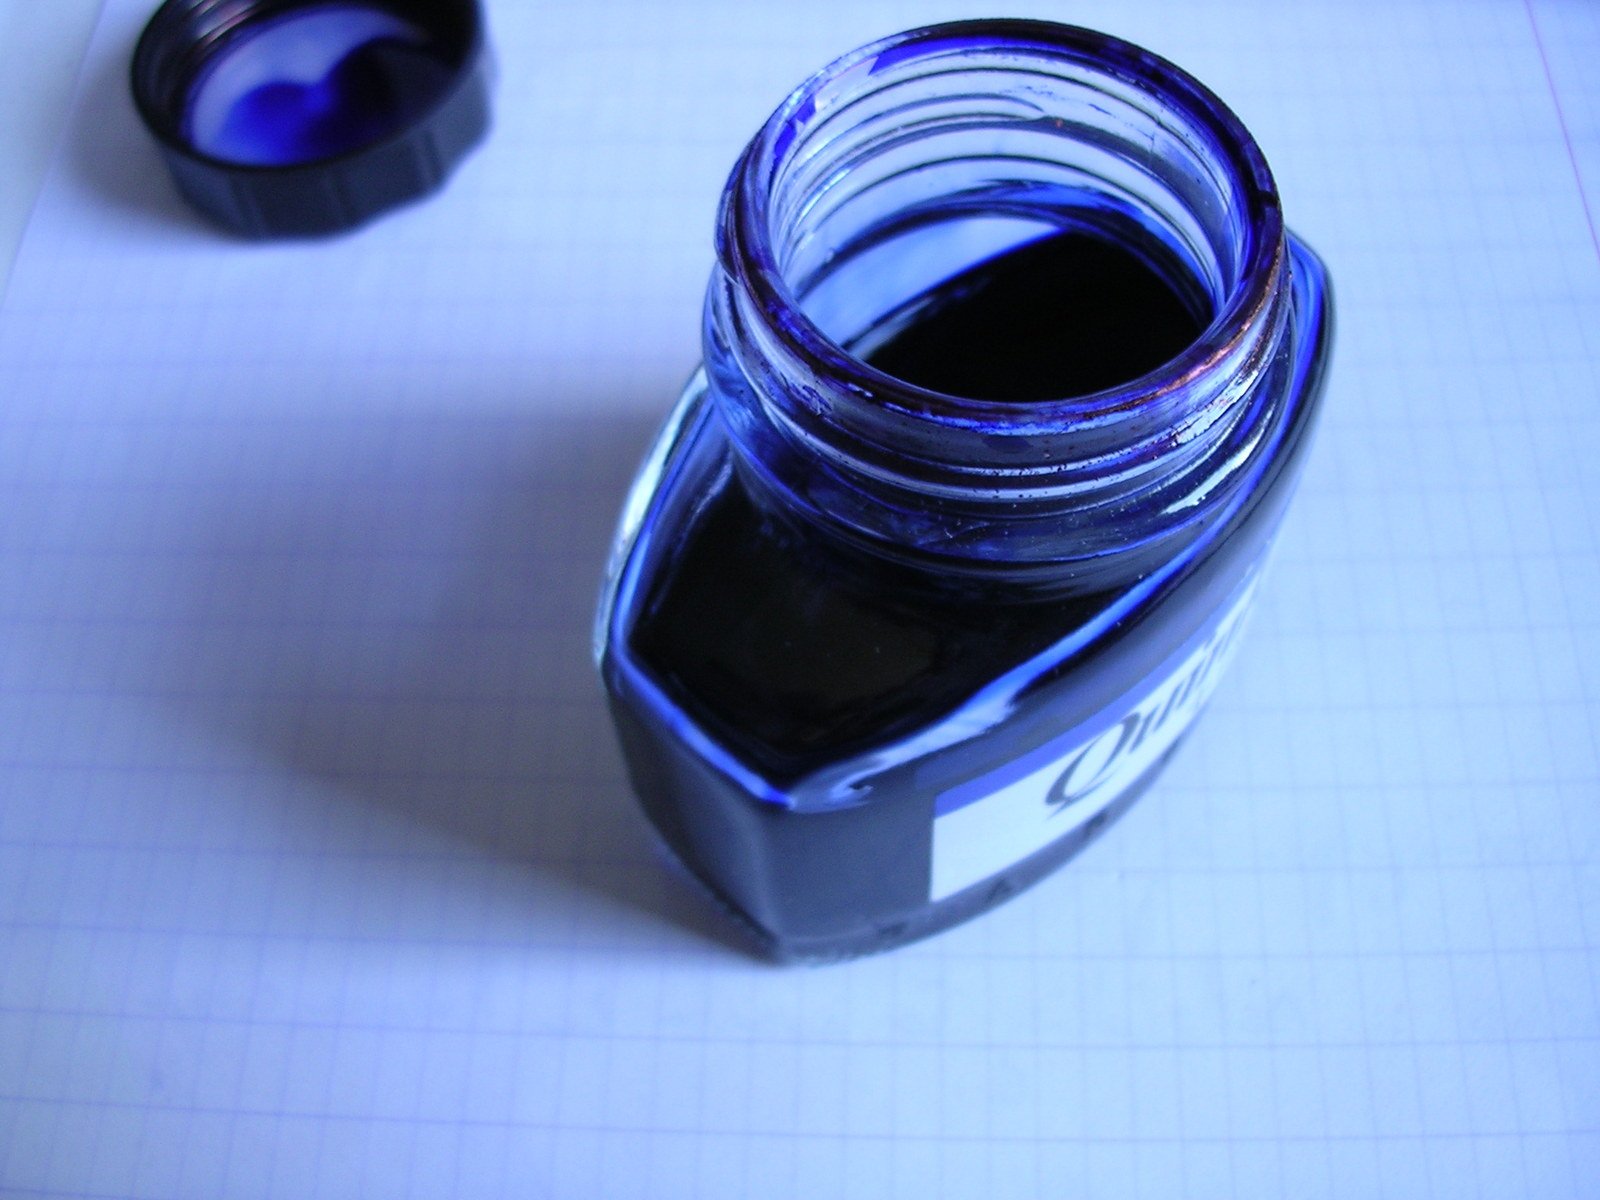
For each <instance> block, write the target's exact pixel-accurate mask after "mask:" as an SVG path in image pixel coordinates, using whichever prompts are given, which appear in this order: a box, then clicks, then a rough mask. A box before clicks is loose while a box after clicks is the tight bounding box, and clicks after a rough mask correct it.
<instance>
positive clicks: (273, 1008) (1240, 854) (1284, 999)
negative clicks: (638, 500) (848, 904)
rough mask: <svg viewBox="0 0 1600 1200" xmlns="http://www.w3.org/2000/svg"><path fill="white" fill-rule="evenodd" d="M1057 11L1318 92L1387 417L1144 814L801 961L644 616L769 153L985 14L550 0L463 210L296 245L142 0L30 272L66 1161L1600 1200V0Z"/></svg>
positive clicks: (45, 1100) (1319, 129)
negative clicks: (666, 500)
mask: <svg viewBox="0 0 1600 1200" xmlns="http://www.w3.org/2000/svg"><path fill="white" fill-rule="evenodd" d="M1012 7H1013V9H1014V10H1015V11H1022V12H1030V13H1039V14H1053V15H1056V16H1058V17H1064V18H1067V19H1071V20H1075V21H1079V22H1081V23H1084V24H1089V25H1095V26H1099V27H1102V28H1105V29H1108V30H1110V31H1112V32H1116V33H1119V34H1121V35H1123V36H1126V37H1129V38H1131V39H1133V40H1135V41H1139V42H1142V43H1144V44H1146V45H1149V46H1150V47H1151V48H1153V49H1155V50H1158V51H1160V52H1163V53H1165V54H1166V55H1168V56H1169V57H1171V58H1173V59H1175V60H1177V61H1179V62H1181V63H1182V64H1184V65H1185V66H1186V67H1188V68H1189V69H1191V70H1192V71H1194V72H1195V73H1196V74H1198V75H1199V76H1200V77H1201V78H1203V79H1205V80H1206V81H1207V82H1208V83H1209V84H1211V85H1212V87H1213V88H1214V89H1215V90H1216V91H1218V92H1219V93H1220V94H1221V95H1223V96H1224V97H1225V98H1227V100H1228V101H1229V102H1230V103H1231V104H1232V105H1233V106H1234V107H1235V108H1236V109H1237V110H1238V111H1239V113H1240V114H1241V116H1242V117H1243V118H1244V119H1245V121H1246V123H1247V124H1248V125H1249V126H1250V127H1251V128H1252V129H1253V130H1254V131H1255V132H1256V134H1257V135H1258V137H1259V139H1260V141H1261V143H1262V145H1263V146H1264V148H1265V150H1266V152H1267V155H1268V157H1269V159H1270V161H1271V162H1272V163H1273V165H1274V167H1275V169H1276V171H1277V174H1278V177H1279V181H1280V184H1281V188H1282V191H1283V194H1284V196H1285V202H1286V206H1287V210H1288V213H1289V216H1290V219H1291V222H1292V223H1293V224H1294V226H1295V227H1296V228H1297V229H1298V230H1299V231H1300V232H1301V233H1302V234H1303V235H1305V236H1306V238H1307V239H1308V240H1309V241H1310V242H1311V243H1312V244H1313V245H1314V246H1315V247H1316V248H1317V249H1318V250H1319V251H1320V252H1321V253H1322V254H1323V256H1324V257H1325V258H1326V259H1327V261H1328V262H1329V264H1330V266H1331V269H1332V272H1333V276H1334V280H1335V286H1336V288H1337V297H1338V301H1339V306H1340V308H1339V320H1340V330H1339V343H1338V347H1337V351H1336V358H1335V361H1334V365H1333V375H1332V383H1331V388H1330V392H1329V395H1328V401H1327V409H1326V417H1325V419H1324V422H1323V427H1322V429H1321V432H1320V435H1319V444H1318V446H1317V448H1316V452H1315V455H1314V460H1313V462H1312V464H1311V466H1310V469H1309V474H1308V476H1307V478H1306V480H1305V483H1304V485H1303V487H1302V488H1301V492H1300V495H1299V497H1298V500H1297V504H1296V508H1295V510H1294V512H1293V513H1292V514H1291V517H1290V520H1289V523H1288V526H1287V528H1286V530H1285V533H1284V536H1283V540H1282V543H1281V544H1280V547H1279V551H1278V554H1277V557H1276V561H1275V563H1274V569H1273V572H1272V575H1271V577H1270V578H1269V580H1268V581H1267V585H1266V586H1265V587H1264V589H1263V591H1262V595H1261V597H1260V602H1259V606H1258V609H1257V612H1256V614H1255V617H1254V619H1253V621H1252V629H1251V630H1250V634H1249V637H1248V638H1247V640H1246V641H1245V643H1244V644H1243V646H1242V647H1241V651H1240V655H1239V658H1238V660H1237V662H1236V665H1235V668H1234V670H1233V672H1232V674H1231V677H1230V678H1229V679H1228V680H1227V681H1225V682H1224V684H1223V686H1222V688H1221V689H1220V691H1219V692H1218V694H1217V696H1216V697H1215V699H1214V701H1213V703H1212V704H1211V706H1210V709H1209V712H1208V714H1207V715H1206V717H1205V719H1204V721H1203V722H1202V724H1201V725H1200V726H1199V727H1198V728H1197V729H1196V731H1195V734H1194V736H1193V737H1191V738H1190V739H1189V740H1188V742H1187V744H1186V745H1185V747H1184V749H1183V751H1182V752H1181V754H1180V755H1179V756H1178V757H1177V759H1176V760H1175V762H1174V763H1173V765H1172V767H1171V769H1170V771H1169V773H1168V774H1167V775H1166V777H1165V779H1164V781H1163V782H1162V783H1161V784H1160V785H1159V786H1158V787H1157V788H1156V789H1155V790H1154V791H1153V792H1152V793H1151V794H1150V795H1149V796H1148V797H1146V798H1145V799H1144V800H1142V801H1141V802H1140V804H1139V805H1138V806H1137V807H1136V809H1135V810H1134V811H1133V812H1132V813H1131V814H1130V815H1129V816H1128V818H1127V819H1126V820H1125V821H1123V822H1122V823H1121V824H1120V825H1119V827H1118V828H1117V829H1116V830H1115V831H1114V832H1113V833H1112V834H1111V835H1110V836H1108V837H1107V838H1106V839H1105V840H1103V841H1102V842H1101V843H1100V844H1098V845H1097V846H1095V847H1094V848H1093V849H1091V850H1090V851H1089V852H1088V853H1087V854H1085V855H1084V856H1083V857H1082V858H1081V859H1080V860H1078V861H1077V862H1076V863H1075V864H1073V865H1072V866H1071V867H1070V868H1068V869H1067V870H1065V871H1064V872H1062V873H1060V874H1059V875H1057V876H1055V877H1054V878H1052V879H1051V880H1050V881H1048V882H1047V883H1045V884H1044V885H1042V886H1040V887H1039V888H1037V889H1035V890H1034V891H1033V892H1031V893H1030V894H1028V895H1026V896H1024V897H1021V898H1019V899H1017V900H1014V901H1012V902H1011V903H1010V904H1008V905H1007V906H1005V907H1004V908H1003V909H1001V910H998V911H996V912H995V913H993V914H992V915H990V916H987V917H985V918H983V919H982V920H980V921H978V922H975V923H973V924H970V925H968V926H965V927H963V928H961V929H958V930H955V931H952V932H951V933H949V934H947V935H944V936H941V937H939V938H937V939H935V940H932V941H929V942H927V943H924V944H920V945H917V946H913V947H910V948H907V949H905V950H903V951H899V952H896V953H894V954H891V955H888V956H885V957H881V958H875V959H871V960H867V961H862V962H857V963H852V964H847V965H843V966H837V967H830V968H826V969H817V970H778V969H774V968H771V967H768V966H764V965H762V964H760V963H757V962H754V961H752V960H749V959H747V958H745V957H743V956H742V955H740V954H739V953H738V952H736V951H734V950H732V949H729V948H728V947H727V946H726V945H725V944H724V943H723V942H722V941H721V940H719V938H718V936H717V930H718V929H719V928H720V927H719V926H718V924H717V921H716V918H715V916H714V914H712V913H710V912H709V911H708V910H707V909H706V907H705V905H704V904H703V903H702V901H701V900H700V899H699V897H698V896H697V895H696V894H695V893H694V892H693V891H692V890H691V889H690V888H689V887H688V886H687V885H686V884H685V883H684V882H683V881H682V880H681V879H680V878H679V877H678V876H676V875H675V874H673V873H672V871H671V870H670V869H669V868H668V867H667V866H665V865H664V864H663V863H662V862H661V860H660V859H659V858H658V856H657V855H656V854H655V853H654V851H653V849H652V847H651V843H650V841H649V839H648V837H647V836H646V834H645V832H644V829H643V826H642V822H641V821H640V819H639V818H638V817H637V815H636V813H635V810H634V807H633V805H632V802H631V800H630V798H629V797H628V794H627V789H626V785H625V782H624V779H623V777H622V773H621V769H620V764H619V761H618V759H617V756H616V753H615V751H614V749H613V744H612V740H611V736H610V732H609V728H608V725H607V721H606V718H605V715H604V712H603V707H602V703H601V700H600V696H599V692H598V688H597V685H596V683H595V681H594V679H593V678H592V673H591V669H590V666H589V662H588V656H587V642H588V623H589V619H590V612H591V607H592V603H593V599H594V595H595V590H596V586H597V578H598V574H599V571H600V567H601V564H602V562H603V559H604V555H605V547H606V541H607V537H608V533H609V528H610V525H611V522H612V519H613V515H614V513H615V511H616V509H617V506H618V504H619V503H620V500H621V496H622V490H623V488H624V486H625V483H626V481H627V479H628V476H629V474H630V471H631V469H632V465H633V462H634V460H635V458H636V456H637V455H638V454H639V453H640V451H641V450H642V448H643V446H644V444H645V442H646V440H647V438H648V435H649V432H650V429H651V427H652V426H653V424H654V423H655V422H656V421H657V420H658V419H659V418H660V416H661V415H662V414H663V413H664V411H665V409H666V407H667V406H668V404H669V403H670V401H671V400H672V398H673V397H674V396H675V394H676V392H677V389H678V387H679V385H680V383H681V381H682V379H683V378H684V377H685V376H686V375H687V373H688V371H689V370H690V368H691V367H692V366H693V363H694V358H695V354H696V344H697V336H698V320H699V300H700V293H701V289H702V287H703V285H704V280H705V276H706V273H707V270H708V267H709V263H710V248H709V247H710V230H711V219H712V213H713V209H714V205H715V202H716V198H717V195H718V192H719V189H720V187H721V183H722V179H723V177H724V175H725V173H726V170H727V168H728V167H729V165H730V164H731V162H732V160H733V158H734V155H735V154H736V153H737V151H738V149H739V147H740V145H741V143H742V141H743V140H744V139H745V138H746V137H747V136H748V135H749V134H750V133H751V131H753V130H754V128H755V127H756V125H757V124H758V123H759V122H760V120H761V119H762V118H763V117H764V115H765V114H766V112H767V111H768V110H769V109H770V108H771V107H772V106H773V105H774V104H775V103H776V102H777V101H778V99H779V98H780V97H781V95H782V94H783V92H784V91H785V90H786V88H787V87H789V86H790V85H791V84H792V83H794V82H796V81H798V80H799V79H800V78H802V77H803V76H804V75H805V74H806V73H808V72H809V71H810V70H812V69H813V68H814V67H816V66H818V65H819V64H821V63H822V62H823V61H825V60H826V59H828V58H829V57H831V56H832V55H833V54H835V53H838V52H840V51H843V50H845V49H847V48H849V47H851V46H853V45H856V44H858V43H860V42H863V41H865V40H868V39H869V38H871V37H874V36H877V35H879V34H882V33H885V32H888V31H891V30H893V29H895V28H897V27H905V26H909V25H913V24H918V23H922V22H924V21H927V20H932V19H935V18H940V17H949V16H956V15H963V14H965V13H967V12H968V11H970V10H968V9H967V8H966V7H965V6H963V5H959V4H955V3H931V2H930V3H909V2H902V3H893V2H873V0H853V2H852V3H849V4H843V3H839V4H835V3H832V2H830V0H814V2H812V3H807V4H804V5H795V6H789V5H776V4H770V5H768V4H749V3H742V2H741V3H734V2H732V0H729V2H726V3H706V4H697V5H689V4H681V5H680V4H670V5H669V4H664V3H659V2H656V3H637V4H635V3H627V2H625V0H584V2H583V3H565V2H562V0H541V2H539V3H532V2H529V3H516V2H513V0H499V2H496V3H492V4H491V13H492V23H493V33H494V39H495V45H496V48H497V54H498V59H499V63H500V83H499V88H498V92H497V111H498V120H497V126H496V129H495V132H494V134H493V138H492V140H491V142H490V143H489V144H488V145H487V146H485V147H484V149H483V150H482V151H481V152H480V153H479V154H478V155H477V156H475V157H474V158H473V159H472V160H471V161H470V162H469V163H468V164H467V165H466V166H465V168H464V169H463V170H462V171H461V173H460V175H459V176H458V177H457V179H456V180H455V181H454V183H453V184H452V186H451V187H450V189H449V190H448V192H446V193H445V194H444V195H443V196H441V197H440V198H439V199H438V200H437V201H436V202H434V203H431V204H428V205H426V206H422V207H418V208H416V209H413V210H410V211H407V212H405V213H403V214H400V215H397V216H395V217H394V218H392V219H390V220H387V221H384V222H382V223H380V224H378V225H375V226H373V227H371V228H370V229H368V230H366V231H364V232H362V233H360V234H358V235H356V236H354V237H350V238H347V239H342V240H336V241H331V242H322V243H314V244H309V245H301V246H290V247H260V246H251V245H242V244H239V243H235V242H231V241H228V240H226V239H221V238H219V237H217V236H216V235H214V234H212V233H211V232H210V231H208V230H206V229H205V228H203V227H201V226H200V225H198V224H197V223H195V222H194V221H193V220H192V219H190V218H189V217H188V216H186V214H185V213H184V211H183V210H182V208H181V207H180V206H179V204H178V203H177V202H176V200H174V199H173V197H172V194H171V192H170V189H169V186H168V184H167V182H166V181H165V179H164V177H163V175H162V173H161V168H160V166H159V164H158V162H157V161H156V159H155V156H154V153H153V151H152V150H151V148H150V147H149V145H148V144H147V142H146V141H145V140H144V139H143V137H142V135H141V133H140V131H139V129H138V127H137V125H136V123H135V121H134V119H133V117H132V115H131V113H130V111H129V108H128V104H127V102H126V99H125V91H124V72H125V68H126V61H127V56H128V53H129V51H130V49H131V46H132V42H133V39H134V37H135V36H136V34H137V31H138V28H139V26H140V24H141V23H142V21H143V19H144V17H145V16H146V15H147V11H148V8H149V5H147V4H145V3H143V2H141V0H126V2H124V0H111V2H110V3H108V5H107V8H106V12H105V14H104V18H103V20H102V22H101V26H100V28H99V31H98V34H97V36H96V38H95V40H94V42H93V44H92V47H91V48H90V50H89V52H88V57H87V59H86V61H85V63H84V67H83V70H82V73H81V77H80V80H79V90H78V94H77V98H76V100H75V101H74V105H73V110H72V113H71V115H70V118H69V119H67V120H65V121H64V122H59V113H58V114H56V116H55V117H54V118H52V117H51V115H50V113H49V112H47V111H45V110H47V109H48V107H49V105H48V104H39V105H38V106H36V110H35V109H30V110H29V111H30V113H33V115H35V116H37V117H38V119H39V121H40V122H42V124H41V125H40V128H41V129H46V130H47V129H48V127H49V126H48V123H49V121H50V120H52V119H55V120H57V121H58V122H59V127H60V128H61V129H62V131H63V132H62V137H61V140H60V146H59V150H58V152H57V154H56V157H55V160H54V165H53V167H52V169H51V171H50V174H49V176H48V178H47V180H46V182H45V184H44V188H43V191H42V194H41V196H40V199H39V202H38V204H37V206H36V207H35V208H34V209H33V212H32V217H31V221H30V223H29V224H28V228H27V232H26V235H25V236H24V238H23V241H22V244H21V247H20V250H19V253H18V256H17V259H16V262H15V266H14V269H13V272H12V275H11V278H10V284H9V289H8V291H7V292H6V295H5V299H4V302H3V307H0V490H3V493H4V496H3V500H0V1192H3V1193H4V1194H5V1195H7V1196H17V1197H32V1196H85V1197H87V1196H118V1197H177V1196H181V1197H190V1196H193V1197H211V1198H214V1197H234V1196H241V1197H244V1196H283V1197H294V1198H296V1200H308V1198H314V1197H345V1196H377V1197H383V1198H385V1200H397V1198H400V1197H407V1196H414V1197H440V1196H499V1195H517V1196H539V1197H544V1196H551V1197H567V1196H573V1197H596V1196H604V1197H608V1198H609V1197H646V1196H648V1197H678V1196H695V1197H724V1196H762V1197H772V1198H782V1197H791V1196H793V1197H802V1196H803V1197H808V1198H809V1197H815V1196H820V1195H826V1196H864V1197H912V1198H915V1200H932V1198H935V1197H966V1196H1005V1197H1030V1196H1039V1197H1044V1196H1062V1195H1070V1196H1075V1197H1114V1198H1117V1200H1127V1198H1134V1197H1161V1198H1169V1197H1172V1196H1179V1195H1181V1196H1185V1197H1227V1196H1234V1197H1260V1196H1280V1195H1281V1196H1295V1197H1330V1198H1333V1197H1337V1198H1338V1200H1348V1198H1350V1197H1380V1196H1392V1197H1397V1198H1404V1200H1419V1198H1426V1197H1437V1198H1439V1200H1459V1198H1461V1197H1464V1196H1484V1197H1493V1198H1495V1200H1501V1198H1504V1197H1519V1196H1530V1197H1578V1196H1584V1195H1588V1194H1593V1192H1594V1189H1595V1186H1596V1185H1595V1181H1596V1180H1597V1179H1600V1088H1597V1087H1596V1086H1595V1080H1596V1079H1597V1078H1600V979H1597V977H1600V752H1597V728H1600V615H1597V610H1596V605H1595V597H1596V596H1597V595H1600V565H1597V564H1600V553H1597V552H1600V533H1597V530H1600V466H1597V457H1596V451H1595V447H1596V446H1597V445H1600V405H1597V400H1600V374H1597V363H1600V332H1597V331H1600V242H1597V239H1596V234H1595V215H1596V211H1597V205H1600V83H1597V76H1596V75H1595V73H1594V72H1593V70H1592V65H1593V63H1594V62H1595V61H1596V58H1597V56H1600V15H1597V10H1596V9H1595V8H1594V7H1593V6H1590V5H1585V4H1580V3H1577V2H1576V0H1573V2H1568V3H1560V2H1557V0H1533V2H1532V3H1529V4H1516V3H1489V2H1487V0H1480V2H1469V3H1460V2H1457V0H1435V2H1431V3H1430V2H1423V0H1399V2H1391V3H1384V4H1377V3H1364V2H1360V0H1347V2H1343V3H1333V2H1329V3H1318V4H1307V5H1293V6H1290V5H1283V4H1279V3H1275V2H1271V3H1269V2H1267V0H1262V2H1260V3H1239V4H1229V5H1222V4H1217V5H1206V6H1198V5H1193V4H1188V3H1178V2H1176V0H1174V2H1172V3H1154V2H1152V3H1145V4H1140V5H1121V4H1112V3H1091V2H1085V3H1079V4H1072V5H1061V4H1027V5H1015V6H1012ZM15 11H16V10H15V8H14V7H13V9H12V12H13V14H14V13H15ZM34 19H35V20H37V17H35V18H34ZM70 40H71V39H70V37H68V36H67V35H66V34H63V35H62V40H61V44H63V45H66V44H68V43H70ZM12 53H17V51H15V50H12ZM30 128H31V126H30ZM29 136H32V134H29ZM40 136H47V134H41V135H40ZM19 142H20V139H19ZM22 153H24V154H25V153H26V147H23V150H22ZM7 203H8V204H11V205H12V206H13V209H16V208H20V207H24V206H23V205H22V204H19V203H17V202H14V201H13V200H12V199H11V198H9V197H8V201H7Z"/></svg>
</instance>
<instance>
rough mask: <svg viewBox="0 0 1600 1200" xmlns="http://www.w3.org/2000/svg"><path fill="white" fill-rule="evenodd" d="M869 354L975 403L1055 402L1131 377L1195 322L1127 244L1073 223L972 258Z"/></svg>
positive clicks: (1186, 339)
mask: <svg viewBox="0 0 1600 1200" xmlns="http://www.w3.org/2000/svg"><path fill="white" fill-rule="evenodd" d="M911 311H912V319H911V320H910V321H909V322H908V323H906V324H904V325H903V326H902V327H901V328H899V329H897V330H896V332H895V334H894V335H893V336H892V337H891V338H890V339H889V340H888V341H887V342H885V343H884V344H883V345H881V346H879V347H878V348H876V349H875V350H873V351H872V352H871V353H870V354H869V355H868V356H867V361H868V362H870V363H872V365H873V366H875V367H877V368H878V369H879V370H881V371H885V372H887V373H888V374H890V375H894V376H897V377H898V378H900V379H903V380H905V381H906V382H908V383H914V384H916V385H918V386H919V387H925V388H929V389H931V390H933V391H937V392H944V393H946V394H948V395H954V396H965V397H967V398H968V399H973V400H1013V401H1028V400H1054V399H1061V398H1064V397H1069V396H1084V395H1088V394H1089V393H1091V392H1097V391H1101V390H1103V389H1105V388H1109V387H1115V386H1116V385H1118V384H1122V383H1128V382H1131V381H1132V380H1134V379H1137V378H1139V376H1141V375H1145V374H1148V373H1149V372H1151V371H1154V370H1155V369H1156V368H1158V367H1160V366H1161V365H1162V364H1164V363H1166V362H1168V361H1170V360H1171V359H1173V358H1175V357H1177V356H1178V355H1179V354H1180V353H1182V351H1183V350H1184V349H1185V348H1187V347H1188V346H1189V345H1190V344H1191V343H1192V342H1194V341H1195V339H1196V338H1198V337H1199V335H1200V333H1201V331H1202V329H1203V324H1204V323H1203V322H1202V321H1200V320H1198V319H1197V318H1196V316H1195V314H1194V313H1193V312H1191V311H1190V309H1189V307H1188V305H1186V304H1185V302H1184V300H1183V298H1182V297H1181V296H1179V295H1178V293H1177V292H1175V291H1174V290H1173V289H1172V287H1171V286H1169V285H1168V283H1167V282H1166V280H1165V279H1163V277H1162V275H1161V274H1160V273H1158V272H1157V271H1156V270H1154V269H1152V267H1151V266H1149V265H1147V264H1146V263H1145V262H1144V261H1143V259H1141V257H1140V256H1139V255H1137V254H1135V253H1134V252H1132V251H1131V250H1128V249H1126V248H1124V247H1123V246H1120V245H1117V244H1115V243H1113V242H1110V241H1107V240H1105V239H1103V238H1098V237H1094V236H1092V235H1090V234H1086V233H1079V232H1075V231H1070V232H1064V233H1058V234H1054V235H1051V236H1048V237H1043V238H1040V239H1038V240H1037V241H1033V242H1029V243H1027V244H1026V245H1024V246H1022V247H1020V248H1019V249H1016V250H1013V251H1010V252H1009V253H1006V254H1002V255H1000V256H998V257H996V258H993V259H990V260H989V261H988V262H984V263H980V264H979V265H978V266H976V267H973V268H971V269H970V270H967V271H965V272H963V273H962V274H960V275H958V276H956V277H955V278H954V279H952V280H950V281H948V282H947V283H945V284H944V285H943V286H942V287H940V288H938V289H937V290H936V291H935V292H934V293H933V294H932V295H930V296H928V297H925V298H923V299H921V300H919V301H918V302H917V303H916V304H915V305H914V306H913V307H912V310H911Z"/></svg>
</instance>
